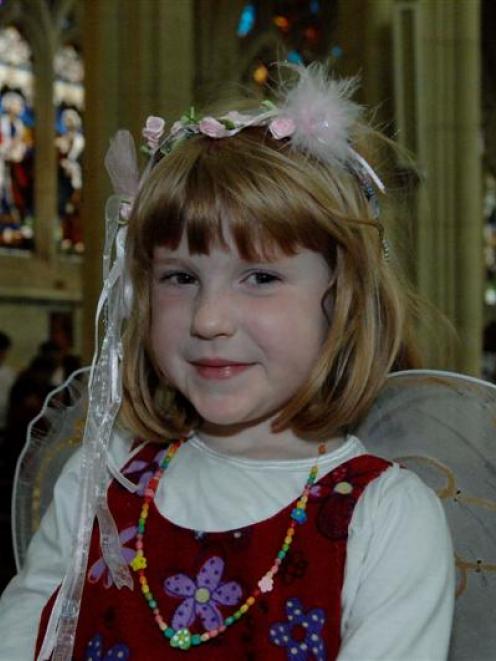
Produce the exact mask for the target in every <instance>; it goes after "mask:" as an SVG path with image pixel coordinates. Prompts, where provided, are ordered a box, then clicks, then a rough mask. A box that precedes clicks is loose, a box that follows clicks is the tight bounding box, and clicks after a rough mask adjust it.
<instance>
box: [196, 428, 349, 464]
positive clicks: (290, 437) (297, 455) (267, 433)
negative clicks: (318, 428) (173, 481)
mask: <svg viewBox="0 0 496 661" xmlns="http://www.w3.org/2000/svg"><path fill="white" fill-rule="evenodd" d="M196 435H197V436H198V438H199V439H200V440H201V441H202V442H203V443H205V445H207V446H208V447H210V448H211V449H212V450H216V451H217V452H221V453H222V454H227V455H231V456H233V457H245V458H247V459H265V460H269V459H277V460H281V459H282V460H284V459H308V458H311V457H315V455H316V454H317V452H318V447H319V441H316V440H309V439H305V438H301V437H300V436H297V435H296V434H295V433H294V432H292V431H291V430H290V429H286V430H284V431H282V432H277V433H275V432H273V431H272V430H271V421H270V420H268V421H264V422H260V423H258V424H256V425H250V426H245V427H241V426H239V427H229V428H226V427H215V426H214V425H208V424H204V425H202V426H201V427H200V429H198V430H197V432H196ZM343 441H344V438H343V437H336V438H332V439H329V440H328V441H326V449H327V451H330V450H333V449H335V448H337V447H339V445H341V444H342V443H343Z"/></svg>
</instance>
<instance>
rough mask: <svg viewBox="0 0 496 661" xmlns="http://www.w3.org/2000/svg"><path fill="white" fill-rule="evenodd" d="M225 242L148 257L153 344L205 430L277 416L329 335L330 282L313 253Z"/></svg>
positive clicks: (164, 368) (324, 266)
mask: <svg viewBox="0 0 496 661" xmlns="http://www.w3.org/2000/svg"><path fill="white" fill-rule="evenodd" d="M227 238H228V240H227V245H228V248H227V249H225V248H223V247H221V246H220V245H219V246H213V247H212V250H211V251H210V254H208V255H198V254H191V253H190V252H189V250H188V246H187V240H186V238H185V236H183V239H182V240H181V243H180V244H179V246H178V247H177V249H176V250H171V249H168V248H163V247H161V248H156V249H155V253H154V259H153V283H152V326H151V342H152V348H153V351H154V355H155V360H156V362H157V364H158V366H159V368H160V370H161V371H162V373H163V374H164V376H165V378H166V380H167V382H168V383H170V384H171V385H173V386H174V387H175V388H177V389H178V390H179V391H180V392H181V393H182V394H183V395H184V396H185V397H186V398H187V399H188V400H189V401H190V402H191V403H192V404H193V406H194V407H195V409H196V410H197V412H198V414H199V415H200V416H201V417H202V418H203V419H204V420H205V421H206V422H207V423H209V424H210V425H211V426H212V425H213V426H214V427H222V428H223V429H225V430H226V431H227V428H228V427H229V426H233V425H243V426H250V425H251V424H253V425H254V424H258V423H260V422H261V421H266V420H268V419H270V418H271V417H273V416H275V415H276V414H277V412H278V411H280V409H281V408H282V407H283V406H284V405H285V404H286V403H287V402H288V401H289V400H290V399H291V397H292V396H293V395H294V394H295V393H296V391H297V390H298V388H299V387H300V386H301V385H302V384H303V382H304V381H305V380H306V379H307V377H308V375H309V373H310V372H311V370H312V368H313V366H314V364H315V362H316V360H318V357H319V354H320V351H321V347H322V343H323V340H324V337H325V335H326V331H327V326H328V324H327V321H326V318H325V315H324V312H323V307H322V301H323V297H324V294H325V291H326V288H327V285H328V282H329V279H330V270H329V267H328V265H327V262H326V261H325V259H324V258H323V256H322V255H320V254H319V253H316V252H313V251H310V250H306V249H302V250H301V251H300V252H298V253H297V254H296V255H294V256H287V255H284V254H282V253H281V254H279V255H277V256H276V258H275V259H274V260H273V261H270V262H256V263H252V262H247V261H245V260H244V259H242V258H241V257H240V255H239V253H238V251H237V249H236V247H235V245H234V243H233V241H232V239H231V238H230V237H227Z"/></svg>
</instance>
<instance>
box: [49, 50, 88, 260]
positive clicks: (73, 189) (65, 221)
mask: <svg viewBox="0 0 496 661" xmlns="http://www.w3.org/2000/svg"><path fill="white" fill-rule="evenodd" d="M54 69H55V87H54V96H55V98H54V103H55V106H56V112H57V115H56V127H55V133H56V137H55V146H56V149H57V156H58V166H57V167H58V171H57V175H58V176H57V181H58V197H57V210H58V217H59V226H58V231H57V242H58V245H59V248H60V250H61V251H62V252H64V253H69V254H71V253H72V254H74V253H76V254H81V253H83V252H84V237H83V231H82V223H81V194H82V186H83V178H82V156H83V151H84V145H85V139H84V133H83V110H84V88H83V81H84V68H83V61H82V58H81V55H80V54H79V52H78V51H77V49H76V48H75V47H74V46H73V45H70V44H69V45H65V46H63V47H62V48H61V49H60V50H59V51H58V53H57V55H56V57H55V62H54Z"/></svg>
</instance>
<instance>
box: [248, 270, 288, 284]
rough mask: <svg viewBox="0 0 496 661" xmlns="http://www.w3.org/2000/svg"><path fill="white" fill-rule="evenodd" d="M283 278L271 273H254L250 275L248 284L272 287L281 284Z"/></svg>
mask: <svg viewBox="0 0 496 661" xmlns="http://www.w3.org/2000/svg"><path fill="white" fill-rule="evenodd" d="M280 280H281V278H280V277H279V276H277V275H275V274H274V273H269V272H268V271H254V272H253V273H250V274H249V275H248V277H247V282H248V283H249V284H250V285H272V284H274V283H276V282H280Z"/></svg>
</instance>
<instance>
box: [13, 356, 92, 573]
mask: <svg viewBox="0 0 496 661" xmlns="http://www.w3.org/2000/svg"><path fill="white" fill-rule="evenodd" d="M88 375H89V368H86V367H84V368H82V369H79V370H76V371H75V372H73V373H72V374H71V376H70V377H69V378H68V379H67V381H66V382H65V383H63V384H62V385H61V386H59V387H58V388H56V389H55V390H53V391H52V392H51V393H50V394H49V395H48V397H47V398H46V400H45V402H44V404H43V408H42V410H41V412H40V413H39V414H38V415H37V416H36V418H34V419H33V420H32V421H31V423H30V425H29V427H28V431H27V434H26V444H25V446H24V448H23V451H22V453H21V455H20V457H19V461H18V462H17V468H16V473H15V478H14V487H13V493H12V539H13V544H14V556H15V561H16V565H17V569H18V571H19V570H20V568H21V567H22V564H23V562H24V557H25V555H26V550H27V547H28V545H29V542H30V540H31V537H32V536H33V534H34V533H35V532H36V530H37V528H38V526H39V524H40V521H41V519H42V517H43V514H44V513H45V511H46V509H47V507H48V505H49V504H50V502H51V500H52V495H53V488H54V486H55V482H56V481H57V478H58V476H59V474H60V472H61V470H62V468H63V466H64V465H65V463H66V461H67V460H68V459H69V457H70V456H71V455H72V454H73V452H74V451H75V450H76V449H77V447H79V445H80V443H81V439H82V436H83V428H84V421H85V418H86V408H87V385H88Z"/></svg>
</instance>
